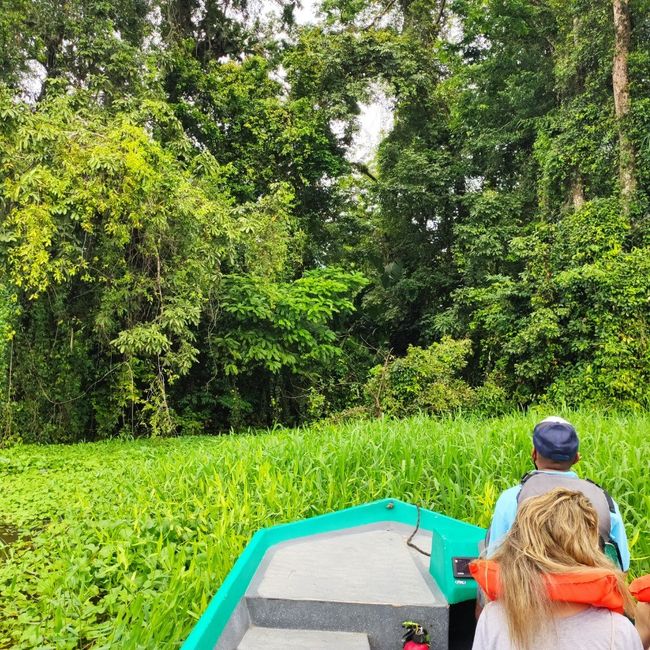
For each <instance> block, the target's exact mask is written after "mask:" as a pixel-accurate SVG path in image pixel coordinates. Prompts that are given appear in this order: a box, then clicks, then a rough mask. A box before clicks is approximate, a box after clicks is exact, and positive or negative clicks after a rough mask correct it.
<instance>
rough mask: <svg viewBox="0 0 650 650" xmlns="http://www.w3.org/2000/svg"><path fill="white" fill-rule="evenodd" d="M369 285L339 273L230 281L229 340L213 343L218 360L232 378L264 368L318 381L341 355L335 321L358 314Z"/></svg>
mask: <svg viewBox="0 0 650 650" xmlns="http://www.w3.org/2000/svg"><path fill="white" fill-rule="evenodd" d="M365 284H366V281H365V280H364V278H363V277H362V276H361V275H360V274H358V273H346V272H344V271H342V270H339V269H333V268H331V269H323V270H314V271H310V272H308V273H306V274H305V275H304V276H303V277H302V278H300V279H298V280H296V281H294V282H288V283H278V284H272V283H269V282H268V280H265V279H263V278H259V279H255V278H250V277H245V276H226V277H224V298H223V302H222V309H223V311H224V317H223V322H224V327H223V330H224V332H225V335H222V336H218V337H214V338H213V340H212V343H213V345H215V346H216V352H217V354H216V355H215V358H216V359H217V360H218V361H219V362H220V363H224V364H225V365H224V371H225V373H226V374H229V375H235V374H239V373H252V372H254V371H255V370H256V369H263V370H266V371H268V372H271V373H278V372H279V371H281V370H287V371H289V372H290V373H296V374H297V375H303V376H309V375H314V376H315V375H317V374H318V373H319V372H320V370H321V369H322V368H323V367H324V366H327V365H328V364H330V363H331V362H332V361H333V360H334V359H336V357H337V356H339V355H340V354H341V350H340V348H339V347H338V346H337V345H336V340H337V336H336V333H335V331H334V330H333V329H332V321H333V320H334V319H335V318H336V317H337V316H339V315H344V314H346V313H350V312H351V311H353V309H354V303H353V302H352V299H353V298H354V295H355V294H356V293H357V292H358V291H359V289H360V288H361V287H363V286H364V285H365Z"/></svg>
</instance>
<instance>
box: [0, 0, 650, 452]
mask: <svg viewBox="0 0 650 650" xmlns="http://www.w3.org/2000/svg"><path fill="white" fill-rule="evenodd" d="M297 9H299V6H298V5H296V3H295V1H294V0H277V1H276V3H268V2H266V3H264V2H260V1H258V0H250V2H249V1H247V0H234V1H233V2H230V1H228V0H65V2H64V1H63V0H29V1H28V0H9V2H5V3H3V10H2V12H0V264H1V265H2V273H1V275H0V366H1V371H0V373H1V376H2V382H1V384H0V404H1V405H0V413H1V417H0V421H1V422H2V430H1V431H0V441H2V442H4V443H10V442H13V441H16V440H20V439H23V440H26V441H35V442H66V441H74V440H82V439H101V438H108V437H112V436H116V435H124V436H137V435H167V434H172V433H192V432H196V431H199V430H203V429H204V428H207V429H209V430H213V431H218V430H226V429H229V428H231V427H234V428H237V427H241V426H244V425H251V426H264V425H268V424H270V423H273V422H281V423H286V424H295V423H299V422H301V421H305V420H309V419H315V418H319V417H324V416H329V415H334V414H338V413H342V412H343V413H345V412H346V411H347V412H354V413H356V412H367V413H371V414H382V413H386V414H395V415H404V414H409V413H412V412H414V411H416V410H423V411H426V412H430V413H438V412H442V411H445V410H449V409H456V408H475V409H480V410H482V411H484V412H498V411H501V410H503V409H505V408H507V407H508V406H511V405H517V406H520V405H528V404H531V403H535V402H540V401H543V400H549V401H553V402H556V403H558V402H560V403H565V404H568V405H571V406H573V405H578V404H599V405H607V406H609V405H616V406H617V408H637V407H644V406H647V405H648V395H650V331H649V328H650V219H649V209H650V205H649V202H650V138H649V137H648V133H649V132H650V0H535V1H532V0H323V3H322V4H321V5H320V7H319V13H318V15H317V16H316V17H315V18H314V20H312V21H310V22H308V23H303V24H298V23H297V22H296V20H295V15H296V11H297ZM378 92H380V94H384V95H385V96H387V97H388V98H389V101H390V103H391V105H392V107H393V116H394V124H393V126H392V128H391V129H390V130H387V132H386V133H385V135H384V138H383V140H382V142H381V144H380V145H379V148H378V150H377V152H376V155H375V156H374V158H373V159H372V160H370V161H367V164H366V163H359V162H354V161H353V160H352V158H351V157H350V155H349V150H350V146H351V144H352V143H353V142H354V137H355V132H356V130H357V129H358V124H359V113H360V106H361V104H362V103H363V102H366V103H367V102H369V101H372V98H373V96H375V94H376V93H378Z"/></svg>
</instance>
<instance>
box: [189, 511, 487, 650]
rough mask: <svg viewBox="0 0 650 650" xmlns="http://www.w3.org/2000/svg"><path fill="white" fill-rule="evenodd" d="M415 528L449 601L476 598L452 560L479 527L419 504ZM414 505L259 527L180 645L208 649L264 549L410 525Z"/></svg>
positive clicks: (470, 547) (471, 547) (476, 539)
mask: <svg viewBox="0 0 650 650" xmlns="http://www.w3.org/2000/svg"><path fill="white" fill-rule="evenodd" d="M419 518H420V523H419V526H420V529H421V530H422V531H428V532H429V533H430V534H431V560H430V564H429V572H430V574H431V576H432V577H433V579H434V580H435V582H436V584H437V585H438V587H439V588H440V590H441V591H442V593H443V594H444V597H445V599H446V600H447V602H448V603H449V604H450V605H454V604H457V603H462V602H464V601H469V600H473V599H475V598H476V584H475V582H474V580H472V579H471V578H470V577H467V576H464V575H463V576H459V575H458V571H457V567H456V565H455V558H471V557H476V556H477V553H478V546H479V543H480V542H481V541H482V540H483V539H484V537H485V530H484V529H482V528H479V527H477V526H473V525H471V524H467V523H464V522H461V521H458V520H456V519H452V518H451V517H446V516H444V515H441V514H438V513H436V512H433V511H431V510H426V509H424V508H420V509H419ZM417 519H418V508H416V506H414V505H411V504H408V503H404V502H402V501H399V500H398V499H382V500H380V501H375V502H372V503H368V504H364V505H361V506H356V507H353V508H348V509H345V510H340V511H337V512H332V513H328V514H325V515H320V516H317V517H312V518H309V519H304V520H301V521H296V522H292V523H288V524H281V525H278V526H273V527H271V528H266V529H262V530H259V531H258V532H257V533H255V535H253V537H252V539H251V541H250V542H249V543H248V545H247V546H246V548H245V550H244V552H243V553H242V554H241V556H240V557H239V559H238V560H237V562H236V563H235V565H234V566H233V568H232V570H231V571H230V573H229V574H228V576H227V577H226V579H225V580H224V582H223V584H222V585H221V587H220V588H219V590H218V591H217V593H216V594H215V595H214V597H213V598H212V600H211V601H210V603H209V604H208V607H207V608H206V610H205V612H204V613H203V615H202V616H201V618H200V619H199V621H198V622H197V623H196V625H195V627H194V629H193V630H192V632H191V633H190V635H189V637H188V638H187V640H186V641H185V643H184V644H183V646H182V650H212V649H213V648H214V647H215V646H216V644H217V642H218V641H219V637H220V636H221V634H222V632H223V630H224V628H225V627H226V625H227V624H228V621H229V620H230V617H231V616H232V615H233V612H234V611H235V608H236V607H237V605H238V603H239V602H240V601H241V599H242V598H243V597H244V596H245V594H246V590H247V589H248V587H249V585H250V583H251V580H252V579H253V576H254V575H255V573H256V571H257V569H258V567H259V565H260V563H261V561H262V559H263V558H264V556H265V554H266V553H267V551H269V549H271V548H272V547H274V546H275V545H277V544H281V543H283V542H288V541H291V540H298V539H301V538H305V537H308V536H311V535H319V534H323V533H332V532H336V531H339V530H342V529H353V528H355V527H358V526H367V525H369V524H376V523H380V522H394V523H398V524H404V525H408V526H413V527H415V526H416V522H417Z"/></svg>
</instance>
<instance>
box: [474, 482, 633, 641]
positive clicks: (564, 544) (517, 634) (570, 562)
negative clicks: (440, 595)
mask: <svg viewBox="0 0 650 650" xmlns="http://www.w3.org/2000/svg"><path fill="white" fill-rule="evenodd" d="M471 569H472V574H473V575H474V577H475V578H476V580H477V582H478V583H479V585H480V586H481V588H482V589H483V591H484V592H485V593H486V594H487V595H488V597H489V598H490V600H494V601H495V602H490V603H489V604H488V605H487V606H486V607H485V609H484V610H483V613H482V614H481V617H480V618H479V621H478V625H477V628H476V636H475V638H474V645H473V650H509V649H512V650H578V649H582V648H584V650H642V648H643V647H642V645H641V639H640V638H639V634H638V633H637V631H636V630H635V629H634V626H633V625H632V623H630V621H629V620H628V619H627V618H626V617H625V616H623V613H624V612H627V613H630V614H632V613H633V611H634V601H633V600H632V597H631V596H630V593H629V591H628V588H627V585H626V583H625V576H624V575H623V573H621V572H620V571H619V570H618V569H616V568H614V566H613V564H612V563H611V562H610V561H609V560H608V559H607V557H606V556H605V555H604V554H603V553H602V551H601V550H600V547H599V537H598V515H597V514H596V511H595V510H594V508H593V506H592V505H591V503H590V501H589V500H588V499H587V498H586V497H585V496H584V495H583V494H582V493H581V492H574V491H571V490H567V489H566V488H556V489H554V490H552V491H551V492H547V493H546V494H543V495H541V496H537V497H531V498H529V499H526V500H524V501H523V502H522V503H521V505H520V508H519V511H518V513H517V518H516V519H515V523H514V525H513V526H512V528H511V530H510V532H509V533H508V535H507V536H506V538H505V539H504V541H503V543H502V545H501V546H500V547H499V548H498V550H497V551H496V553H495V554H494V555H493V557H492V559H491V560H478V561H476V562H474V563H473V564H472V567H471Z"/></svg>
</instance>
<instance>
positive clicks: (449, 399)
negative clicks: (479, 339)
mask: <svg viewBox="0 0 650 650" xmlns="http://www.w3.org/2000/svg"><path fill="white" fill-rule="evenodd" d="M471 349H472V343H471V341H470V340H469V339H463V340H460V341H455V340H453V339H451V338H449V337H444V338H443V339H442V341H440V343H434V344H433V345H431V346H430V347H428V348H424V349H423V348H418V347H414V346H410V347H409V349H408V351H407V353H406V356H404V357H401V358H399V359H394V360H387V362H386V363H385V364H384V365H379V366H375V367H374V368H373V369H372V370H371V372H370V380H369V381H368V383H367V384H366V387H365V388H366V394H367V396H368V398H369V401H370V402H371V404H372V407H373V408H374V410H375V411H376V415H383V414H386V415H394V416H397V417H404V416H407V415H412V414H414V413H417V412H419V411H423V412H425V413H431V414H438V413H445V412H448V411H453V410H455V409H459V408H462V407H469V406H472V405H473V401H474V391H473V390H472V388H470V387H469V386H468V385H467V383H466V382H465V381H463V380H462V379H461V378H460V377H459V373H460V372H461V371H462V370H463V369H464V368H465V366H466V365H467V358H468V356H469V354H470V353H471Z"/></svg>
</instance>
